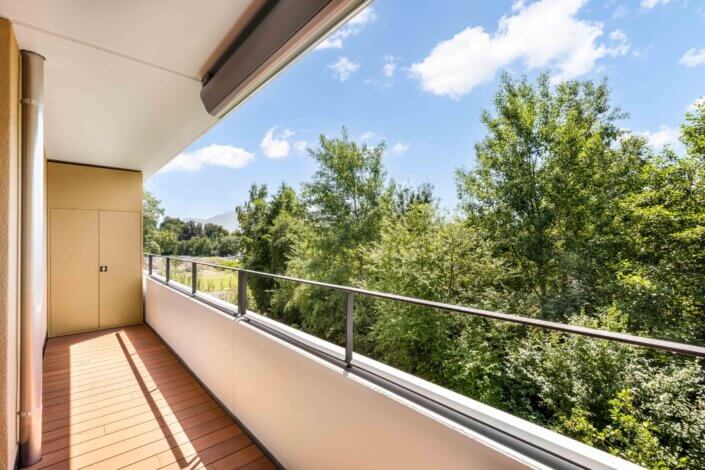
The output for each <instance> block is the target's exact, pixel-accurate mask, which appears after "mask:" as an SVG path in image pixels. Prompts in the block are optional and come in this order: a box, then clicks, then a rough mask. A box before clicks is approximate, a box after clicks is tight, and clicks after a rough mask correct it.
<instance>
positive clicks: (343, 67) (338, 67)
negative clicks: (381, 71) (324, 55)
mask: <svg viewBox="0 0 705 470" xmlns="http://www.w3.org/2000/svg"><path fill="white" fill-rule="evenodd" d="M328 68H330V69H331V70H333V73H334V74H335V76H336V77H337V78H338V80H340V81H341V82H344V81H345V80H347V79H348V78H350V75H352V73H353V72H355V71H356V70H357V69H359V68H360V64H358V63H357V62H353V61H352V60H350V59H348V58H347V57H344V56H341V57H338V60H336V61H335V62H333V63H332V64H329V65H328Z"/></svg>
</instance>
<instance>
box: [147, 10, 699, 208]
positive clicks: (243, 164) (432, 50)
mask: <svg viewBox="0 0 705 470" xmlns="http://www.w3.org/2000/svg"><path fill="white" fill-rule="evenodd" d="M503 70H509V71H510V72H511V73H514V74H527V75H528V76H529V77H534V76H536V74H537V73H539V72H541V71H544V70H551V71H552V73H553V74H554V76H555V77H557V78H580V79H592V80H601V79H602V78H603V77H605V76H606V77H608V79H609V84H610V87H611V88H612V90H613V102H614V103H615V104H617V105H619V106H620V107H621V108H622V109H623V110H624V111H627V112H628V113H629V114H630V118H629V119H628V120H625V121H624V122H623V123H621V127H623V128H626V129H631V130H633V131H634V132H639V133H643V134H644V135H646V136H648V137H649V138H650V140H651V142H652V143H653V145H654V146H656V147H658V146H662V145H664V144H670V145H673V146H675V148H676V149H678V146H679V144H678V142H677V129H678V126H679V124H680V123H681V122H682V120H683V115H684V113H685V111H686V109H687V108H688V107H689V106H692V104H693V103H694V101H695V100H696V99H699V98H700V97H702V96H703V95H705V0H632V1H624V0H534V1H530V0H524V1H521V0H518V1H510V0H504V1H492V2H489V1H481V0H378V1H376V2H374V3H372V4H371V6H370V7H368V8H367V9H366V10H364V11H363V12H362V13H360V14H359V15H358V16H357V17H355V18H354V19H353V20H351V21H350V22H349V23H348V24H346V25H344V26H343V27H342V28H340V29H339V30H338V31H337V32H335V33H333V34H332V35H331V36H329V38H328V39H326V41H324V42H323V43H321V44H320V45H319V46H318V47H317V48H316V49H315V50H312V51H310V52H309V53H308V54H307V55H305V56H304V57H303V58H301V59H300V60H299V61H297V62H296V63H295V64H294V65H293V66H291V67H290V68H289V69H288V70H286V71H285V72H284V73H282V74H281V75H280V76H279V77H278V78H277V79H276V80H275V81H273V82H272V83H270V84H269V85H268V86H267V87H265V88H264V89H262V90H260V91H259V92H258V93H257V94H256V95H255V96H253V97H252V98H251V99H250V100H248V101H247V102H245V103H244V104H243V105H241V106H240V107H239V108H238V109H236V110H235V111H233V112H232V113H231V114H230V115H229V116H227V117H226V118H224V119H223V120H222V121H221V122H220V123H219V124H217V125H216V126H215V127H214V128H213V129H212V130H211V131H210V132H208V133H207V134H206V135H205V136H203V137H202V138H200V139H199V140H198V141H196V142H194V143H193V144H192V145H191V146H190V147H189V148H188V149H187V150H186V151H185V152H184V153H182V154H180V155H179V156H177V157H176V158H175V159H174V160H172V162H171V163H170V164H168V165H167V166H166V167H165V168H163V169H162V170H161V171H160V172H158V173H156V174H155V175H153V176H152V177H150V178H149V179H148V180H147V183H146V189H148V190H149V191H152V192H153V193H154V194H155V195H156V196H157V197H158V198H159V199H160V200H161V201H162V204H163V206H164V207H165V209H166V213H167V214H168V215H171V216H179V217H209V216H212V215H215V214H218V213H221V212H225V211H228V210H232V209H233V208H234V207H235V206H236V205H238V204H241V203H242V202H243V201H244V200H245V199H246V197H247V191H248V188H249V187H250V185H251V184H252V183H254V182H256V183H266V184H267V185H268V186H269V187H270V188H276V187H277V186H278V185H279V184H280V183H281V182H282V181H286V182H287V183H288V184H290V185H292V186H294V187H295V188H299V187H300V184H301V183H302V182H305V181H307V180H308V179H309V177H310V176H311V174H312V173H313V171H314V165H313V162H312V160H311V158H310V157H309V156H308V154H307V153H306V151H305V148H306V147H314V146H316V145H317V140H318V135H319V134H321V133H323V134H326V135H338V134H339V132H340V129H341V127H342V126H346V127H347V128H348V129H349V133H350V136H351V138H354V139H356V140H360V141H366V142H368V143H369V144H375V143H377V142H379V141H380V140H384V141H385V142H387V145H388V152H387V155H386V156H385V165H386V168H387V171H388V175H389V176H390V177H392V178H394V179H396V180H397V181H399V182H402V183H406V184H410V185H417V184H420V183H425V182H428V183H431V184H432V185H433V186H434V188H435V192H436V194H437V196H438V197H439V198H440V200H441V204H442V205H443V206H444V207H447V208H449V209H452V208H454V207H455V206H456V203H457V199H456V193H455V183H454V179H453V172H454V170H455V169H456V168H458V167H462V166H464V167H471V166H472V165H473V163H474V150H473V145H474V144H475V142H477V141H479V140H480V139H482V137H483V135H484V129H483V128H482V126H481V125H480V121H479V116H480V110H481V109H482V108H488V107H489V106H490V104H491V99H492V95H493V94H494V92H495V91H496V88H497V78H498V77H499V75H500V74H501V73H502V71H503Z"/></svg>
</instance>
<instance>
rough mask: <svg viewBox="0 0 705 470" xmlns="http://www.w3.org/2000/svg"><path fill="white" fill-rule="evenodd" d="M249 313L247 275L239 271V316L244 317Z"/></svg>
mask: <svg viewBox="0 0 705 470" xmlns="http://www.w3.org/2000/svg"><path fill="white" fill-rule="evenodd" d="M245 312H247V273H246V272H245V271H238V273H237V314H238V315H244V314H245Z"/></svg>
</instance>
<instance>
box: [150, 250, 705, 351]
mask: <svg viewBox="0 0 705 470" xmlns="http://www.w3.org/2000/svg"><path fill="white" fill-rule="evenodd" d="M145 256H148V257H149V260H150V266H149V272H150V273H152V266H151V262H152V259H153V258H154V257H159V258H165V259H169V260H175V261H182V262H186V263H193V265H201V266H209V267H213V268H217V269H227V270H230V271H234V272H237V273H240V274H241V275H242V274H244V275H247V274H252V275H254V276H262V277H267V278H270V279H279V280H283V281H291V282H296V283H299V284H306V285H311V286H316V287H324V288H327V289H333V290H337V291H341V292H344V293H345V294H346V298H347V297H348V296H349V294H359V295H362V296H367V297H376V298H379V299H386V300H392V301H396V302H404V303H408V304H413V305H418V306H421V307H428V308H434V309H438V310H445V311H448V312H455V313H463V314H467V315H473V316H478V317H482V318H490V319H493V320H499V321H505V322H510V323H516V324H521V325H527V326H533V327H537V328H543V329H548V330H554V331H560V332H563V333H571V334H576V335H581V336H588V337H591V338H599V339H605V340H610V341H617V342H620V343H626V344H631V345H634V346H641V347H645V348H651V349H659V350H662V351H668V352H671V353H676V354H684V355H690V356H696V357H701V358H705V347H703V346H697V345H694V344H688V343H679V342H676V341H668V340H662V339H656V338H649V337H645V336H636V335H631V334H627V333H618V332H614V331H608V330H600V329H597V328H589V327H584V326H577V325H570V324H567V323H559V322H554V321H549V320H540V319H537V318H531V317H524V316H521V315H512V314H508V313H503V312H494V311H491V310H483V309H479V308H474V307H465V306H462V305H453V304H447V303H443V302H436V301H433V300H425V299H419V298H417V297H408V296H404V295H398V294H390V293H388V292H380V291H374V290H368V289H362V288H359V287H351V286H341V285H338V284H330V283H327V282H321V281H313V280H310V279H299V278H296V277H291V276H285V275H282V274H272V273H265V272H261V271H254V270H251V269H245V268H236V267H233V266H223V265H219V264H215V263H206V262H204V261H198V260H193V259H188V258H182V257H178V256H171V255H154V254H145ZM193 272H195V271H192V273H193ZM168 281H169V279H167V282H168ZM194 282H195V281H194V280H193V279H192V283H194ZM240 293H242V291H240ZM194 294H195V292H194ZM241 305H246V303H244V302H241V301H240V299H238V306H241ZM351 307H352V302H351V301H347V300H346V329H350V334H346V338H347V337H349V340H350V342H351V341H352V335H351V328H352V325H351V324H350V323H351V320H352V308H351ZM245 310H246V309H245V308H238V314H240V315H243V314H244V313H243V312H244V311H245ZM346 342H347V341H346ZM348 346H349V347H348ZM346 350H348V354H346V356H350V358H348V357H346V359H349V360H351V356H352V345H351V344H350V345H347V344H346ZM349 360H346V362H348V363H349Z"/></svg>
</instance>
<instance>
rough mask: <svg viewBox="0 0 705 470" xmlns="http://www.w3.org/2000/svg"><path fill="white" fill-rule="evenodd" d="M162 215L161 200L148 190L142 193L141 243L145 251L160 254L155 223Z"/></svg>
mask: <svg viewBox="0 0 705 470" xmlns="http://www.w3.org/2000/svg"><path fill="white" fill-rule="evenodd" d="M163 215H164V208H162V206H161V201H160V200H159V199H157V198H156V197H154V195H153V194H152V193H150V192H149V191H144V194H143V195H142V243H143V247H144V252H145V253H153V254H161V252H162V251H161V247H160V246H159V242H158V241H157V240H156V239H155V238H156V232H157V224H158V223H159V219H160V218H161V217H162V216H163Z"/></svg>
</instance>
